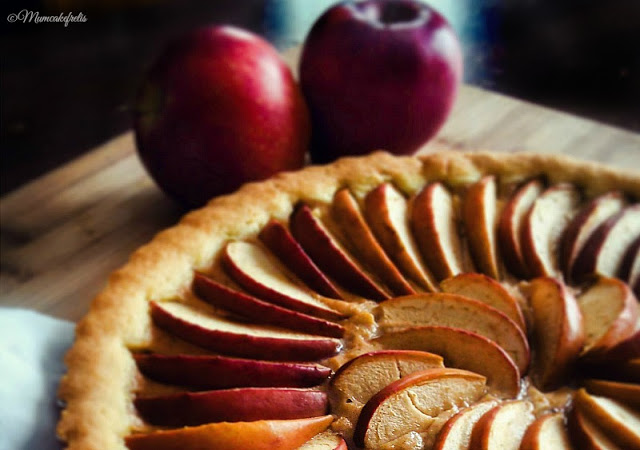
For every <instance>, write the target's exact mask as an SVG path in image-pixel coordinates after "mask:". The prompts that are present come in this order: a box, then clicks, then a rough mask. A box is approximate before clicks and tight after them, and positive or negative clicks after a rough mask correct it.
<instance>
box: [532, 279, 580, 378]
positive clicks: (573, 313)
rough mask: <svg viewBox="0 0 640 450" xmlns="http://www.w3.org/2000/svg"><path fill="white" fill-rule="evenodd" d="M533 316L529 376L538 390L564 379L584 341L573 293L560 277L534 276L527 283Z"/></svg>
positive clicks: (571, 368) (578, 311) (568, 373)
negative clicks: (533, 358)
mask: <svg viewBox="0 0 640 450" xmlns="http://www.w3.org/2000/svg"><path fill="white" fill-rule="evenodd" d="M530 303H531V308H532V311H533V319H534V345H535V349H536V352H535V355H536V356H535V360H534V364H533V367H534V371H533V379H534V381H535V383H536V386H538V387H539V388H541V389H542V390H550V389H555V388H557V387H559V386H560V384H561V383H562V382H564V381H566V380H567V378H568V377H569V375H570V374H571V373H572V370H573V366H574V364H575V362H576V360H577V359H578V356H579V355H580V351H581V350H582V346H583V344H584V342H585V326H584V322H583V318H582V313H581V311H580V308H579V307H578V304H577V302H576V299H575V297H574V296H573V294H571V292H569V290H568V289H567V287H566V286H565V285H564V283H562V282H561V281H560V280H557V279H555V278H550V277H542V278H536V279H534V280H533V281H532V282H531V285H530Z"/></svg>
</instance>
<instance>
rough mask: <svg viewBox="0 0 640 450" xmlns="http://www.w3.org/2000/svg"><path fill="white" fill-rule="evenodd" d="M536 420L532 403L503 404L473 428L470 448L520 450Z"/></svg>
mask: <svg viewBox="0 0 640 450" xmlns="http://www.w3.org/2000/svg"><path fill="white" fill-rule="evenodd" d="M534 420H535V416H534V414H533V404H531V402H528V401H526V400H513V401H509V402H504V403H501V404H499V405H498V406H495V407H494V408H493V409H491V410H489V411H488V412H486V413H485V414H484V415H483V416H482V417H481V418H480V420H479V421H478V422H477V423H476V425H475V426H474V427H473V432H472V433H471V445H470V446H469V448H472V449H474V450H475V449H478V450H490V449H496V448H499V449H504V450H510V449H513V450H518V448H519V447H520V443H521V442H522V438H523V436H524V434H525V432H526V431H527V428H529V425H531V423H532V422H533V421H534Z"/></svg>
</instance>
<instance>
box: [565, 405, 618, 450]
mask: <svg viewBox="0 0 640 450" xmlns="http://www.w3.org/2000/svg"><path fill="white" fill-rule="evenodd" d="M567 428H568V430H569V436H570V438H571V442H572V443H573V445H574V448H579V449H581V450H582V449H584V450H620V447H618V446H617V445H616V444H614V443H613V442H612V441H611V440H610V439H609V438H608V437H607V436H605V434H604V433H603V432H602V430H601V429H600V428H599V427H598V426H597V425H596V424H595V423H593V421H592V420H591V419H589V418H588V417H585V415H584V414H583V413H581V412H580V411H578V409H576V408H572V409H571V410H570V411H569V414H568V420H567Z"/></svg>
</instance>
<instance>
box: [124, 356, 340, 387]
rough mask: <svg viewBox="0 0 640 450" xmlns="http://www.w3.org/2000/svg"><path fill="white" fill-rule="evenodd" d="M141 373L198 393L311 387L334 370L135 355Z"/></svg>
mask: <svg viewBox="0 0 640 450" xmlns="http://www.w3.org/2000/svg"><path fill="white" fill-rule="evenodd" d="M133 357H134V359H135V360H136V364H137V366H138V369H139V370H140V372H141V373H142V374H143V375H145V376H147V377H149V378H151V379H153V380H156V381H159V382H161V383H168V384H174V385H178V386H187V387H190V388H195V389H229V388H236V387H312V386H317V385H319V384H322V383H323V382H324V381H325V380H327V378H329V376H330V375H331V369H329V368H328V367H324V366H320V365H317V364H301V363H284V362H272V361H258V360H252V359H240V358H228V357H225V356H217V355H216V356H209V355H204V356H203V355H160V354H135V355H133Z"/></svg>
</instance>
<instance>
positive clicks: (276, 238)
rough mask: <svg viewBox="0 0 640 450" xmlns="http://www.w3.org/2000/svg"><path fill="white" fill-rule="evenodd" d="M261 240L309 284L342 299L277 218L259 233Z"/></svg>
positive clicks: (315, 288)
mask: <svg viewBox="0 0 640 450" xmlns="http://www.w3.org/2000/svg"><path fill="white" fill-rule="evenodd" d="M258 237H259V238H260V241H262V243H263V244H264V245H265V246H266V247H267V248H269V250H271V251H272V252H273V254H274V255H276V256H278V258H279V259H280V260H281V261H282V262H283V263H284V265H285V266H287V269H289V270H290V271H291V272H293V273H295V274H296V275H297V276H298V278H300V279H301V280H302V281H304V282H305V283H306V284H307V286H309V287H310V288H311V289H313V290H315V291H316V292H318V293H319V294H321V295H324V296H327V297H329V298H335V299H340V300H341V299H342V295H341V294H340V292H338V289H337V288H336V287H335V286H334V284H333V283H332V282H331V280H329V278H327V277H326V276H325V274H324V273H322V271H321V270H320V269H319V268H318V266H316V265H315V263H314V262H313V260H312V259H311V258H310V257H309V255H307V254H306V253H305V251H304V249H303V248H302V247H301V246H300V244H298V241H296V240H295V238H294V237H293V236H292V235H291V233H290V232H289V230H287V228H286V227H285V226H284V225H282V224H281V223H280V222H278V221H276V220H273V219H272V220H271V221H269V223H268V224H267V225H265V227H264V228H263V229H262V230H261V231H260V234H258Z"/></svg>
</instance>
